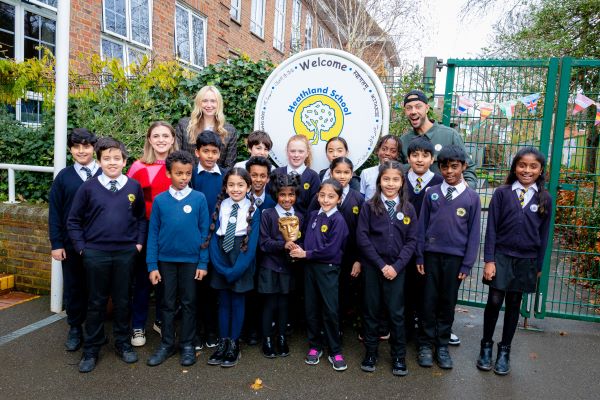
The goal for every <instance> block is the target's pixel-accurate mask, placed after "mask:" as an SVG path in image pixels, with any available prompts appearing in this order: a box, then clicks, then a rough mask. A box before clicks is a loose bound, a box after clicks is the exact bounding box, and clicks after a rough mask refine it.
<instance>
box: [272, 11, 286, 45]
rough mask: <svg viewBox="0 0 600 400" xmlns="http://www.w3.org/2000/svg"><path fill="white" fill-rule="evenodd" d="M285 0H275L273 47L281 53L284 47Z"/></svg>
mask: <svg viewBox="0 0 600 400" xmlns="http://www.w3.org/2000/svg"><path fill="white" fill-rule="evenodd" d="M286 3H287V1H286V0H275V10H274V14H275V15H274V18H273V19H274V20H275V22H274V26H273V47H274V48H275V50H279V51H280V52H282V53H283V50H284V49H285V9H286Z"/></svg>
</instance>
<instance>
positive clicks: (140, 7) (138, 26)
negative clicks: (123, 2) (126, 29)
mask: <svg viewBox="0 0 600 400" xmlns="http://www.w3.org/2000/svg"><path fill="white" fill-rule="evenodd" d="M131 38H132V39H133V40H135V41H136V42H139V43H143V44H145V45H148V46H150V7H149V4H148V0H131Z"/></svg>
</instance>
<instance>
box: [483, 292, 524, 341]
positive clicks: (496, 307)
mask: <svg viewBox="0 0 600 400" xmlns="http://www.w3.org/2000/svg"><path fill="white" fill-rule="evenodd" d="M522 298H523V293H521V292H511V291H506V292H505V291H503V290H498V289H494V288H493V287H490V293H489V294H488V301H487V304H486V306H485V312H484V313H483V341H484V342H491V341H492V337H493V336H494V330H495V329H496V322H497V321H498V315H499V314H500V309H501V308H502V303H503V302H505V303H506V304H505V307H504V327H503V328H502V344H505V345H510V344H511V342H512V340H513V337H514V336H515V331H516V330H517V323H518V322H519V309H520V308H521V299H522Z"/></svg>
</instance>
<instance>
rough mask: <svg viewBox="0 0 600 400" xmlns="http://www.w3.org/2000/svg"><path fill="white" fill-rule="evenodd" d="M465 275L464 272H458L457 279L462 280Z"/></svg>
mask: <svg viewBox="0 0 600 400" xmlns="http://www.w3.org/2000/svg"><path fill="white" fill-rule="evenodd" d="M466 277H467V274H465V273H464V272H461V273H460V274H458V279H460V280H461V281H464V280H465V278H466Z"/></svg>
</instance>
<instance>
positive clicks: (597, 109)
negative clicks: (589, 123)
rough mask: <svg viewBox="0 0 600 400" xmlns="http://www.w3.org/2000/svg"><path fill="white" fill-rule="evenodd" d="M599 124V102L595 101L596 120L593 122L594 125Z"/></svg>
mask: <svg viewBox="0 0 600 400" xmlns="http://www.w3.org/2000/svg"><path fill="white" fill-rule="evenodd" d="M598 124H600V103H596V121H595V122H594V126H596V125H598Z"/></svg>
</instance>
